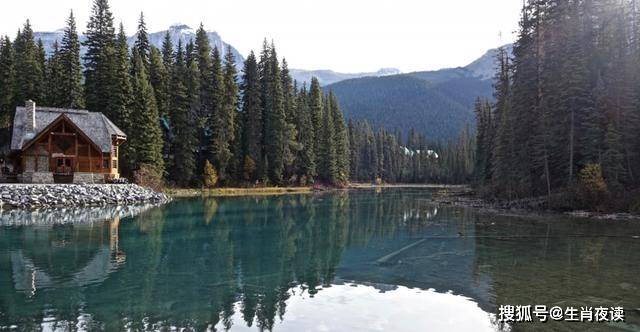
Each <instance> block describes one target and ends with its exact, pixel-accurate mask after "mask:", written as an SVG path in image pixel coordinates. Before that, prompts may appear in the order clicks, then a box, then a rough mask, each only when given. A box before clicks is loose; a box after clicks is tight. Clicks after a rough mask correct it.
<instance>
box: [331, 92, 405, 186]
mask: <svg viewBox="0 0 640 332" xmlns="http://www.w3.org/2000/svg"><path fill="white" fill-rule="evenodd" d="M328 99H329V110H330V112H331V117H332V119H331V121H332V122H333V140H334V144H335V150H336V172H337V176H336V179H335V181H336V184H340V185H343V184H346V183H347V182H348V181H349V156H350V153H349V139H348V134H347V128H346V127H345V124H344V118H343V117H342V112H341V111H340V107H339V106H338V99H337V98H336V96H335V95H334V94H333V92H329V97H328ZM394 151H399V149H395V150H394Z"/></svg>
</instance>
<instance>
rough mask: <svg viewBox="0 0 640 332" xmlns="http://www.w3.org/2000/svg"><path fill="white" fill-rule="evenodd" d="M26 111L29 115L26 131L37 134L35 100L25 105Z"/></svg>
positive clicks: (28, 101)
mask: <svg viewBox="0 0 640 332" xmlns="http://www.w3.org/2000/svg"><path fill="white" fill-rule="evenodd" d="M24 109H25V111H26V113H27V116H26V117H27V118H26V121H25V123H26V128H25V129H26V131H27V132H28V133H32V134H35V132H36V103H35V102H34V101H33V100H27V101H26V102H25V103H24Z"/></svg>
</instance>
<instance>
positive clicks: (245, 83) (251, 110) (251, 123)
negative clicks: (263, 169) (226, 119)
mask: <svg viewBox="0 0 640 332" xmlns="http://www.w3.org/2000/svg"><path fill="white" fill-rule="evenodd" d="M242 72H243V74H242V83H241V85H240V91H241V95H242V99H241V104H242V112H241V116H242V128H243V130H242V154H243V157H242V160H243V163H244V164H245V165H243V169H244V170H245V171H246V170H251V169H252V170H253V171H255V169H256V167H257V163H258V162H259V161H261V159H262V129H263V125H262V108H261V99H260V90H261V88H260V78H259V75H260V74H259V73H258V63H257V61H256V57H255V54H254V53H253V51H252V52H251V53H249V56H248V57H247V59H246V60H245V62H244V68H243V70H242ZM251 164H253V165H254V166H253V167H248V166H249V165H251ZM253 171H252V172H249V173H246V174H244V176H243V178H245V179H246V180H247V181H254V180H256V179H257V178H256V174H254V172H253Z"/></svg>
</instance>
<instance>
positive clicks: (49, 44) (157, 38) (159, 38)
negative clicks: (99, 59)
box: [33, 23, 244, 69]
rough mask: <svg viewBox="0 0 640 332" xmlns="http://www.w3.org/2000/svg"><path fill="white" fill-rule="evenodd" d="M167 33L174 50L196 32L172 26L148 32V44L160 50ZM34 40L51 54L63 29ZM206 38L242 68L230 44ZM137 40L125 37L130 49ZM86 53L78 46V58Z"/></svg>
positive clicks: (36, 35) (211, 35) (215, 37)
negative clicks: (39, 42) (228, 51)
mask: <svg viewBox="0 0 640 332" xmlns="http://www.w3.org/2000/svg"><path fill="white" fill-rule="evenodd" d="M167 32H169V35H170V36H171V42H172V43H173V46H174V48H175V47H176V45H177V44H178V41H179V40H182V42H183V44H185V43H187V42H188V41H189V40H195V36H196V31H195V30H194V29H192V28H191V27H190V26H188V25H186V24H182V23H176V24H172V25H171V26H170V27H169V28H168V29H166V30H161V31H156V32H149V33H148V35H149V44H151V45H153V46H155V47H157V48H159V49H161V48H162V43H163V41H164V36H165V34H166V33H167ZM33 35H34V38H35V40H38V39H40V40H42V45H43V46H44V49H45V52H46V53H47V54H51V53H52V52H53V43H54V42H55V41H56V40H57V41H58V43H60V42H61V41H62V37H63V36H64V29H58V30H55V31H37V32H34V33H33ZM78 37H79V39H80V42H84V41H85V40H86V36H85V35H83V34H78ZM207 37H209V43H210V44H211V47H212V48H213V47H214V46H217V47H218V50H219V51H220V54H223V55H224V54H225V53H226V52H227V50H228V49H231V53H233V55H234V56H235V58H236V64H237V67H238V68H240V69H241V68H242V65H243V63H244V56H243V55H242V54H241V53H240V52H239V51H238V50H237V49H236V48H235V47H233V46H232V45H231V44H229V43H227V42H225V41H224V40H223V39H222V37H220V35H219V34H218V33H217V32H216V31H207ZM136 38H137V33H136V34H134V35H132V36H128V37H127V44H128V45H129V47H132V46H133V45H134V43H135V40H136ZM86 51H87V48H86V47H85V46H83V45H82V44H81V46H80V56H83V55H84V54H85V53H86Z"/></svg>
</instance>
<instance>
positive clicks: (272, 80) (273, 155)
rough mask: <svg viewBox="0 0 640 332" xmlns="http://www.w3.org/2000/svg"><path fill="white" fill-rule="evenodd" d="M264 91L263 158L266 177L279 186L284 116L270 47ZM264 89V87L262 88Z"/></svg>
mask: <svg viewBox="0 0 640 332" xmlns="http://www.w3.org/2000/svg"><path fill="white" fill-rule="evenodd" d="M267 67H268V69H267V72H266V74H267V77H266V84H267V86H266V91H267V94H266V96H264V97H263V98H265V100H264V101H263V105H264V115H265V131H264V144H265V157H266V159H267V161H268V168H267V170H268V176H269V180H271V182H273V183H275V184H277V185H281V184H282V183H283V172H284V157H285V156H284V145H285V138H284V132H285V130H286V114H285V109H284V96H283V91H282V81H281V74H280V64H279V61H278V56H277V53H276V50H275V47H274V46H273V45H271V47H270V49H269V58H268V61H267ZM263 89H264V86H263Z"/></svg>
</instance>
